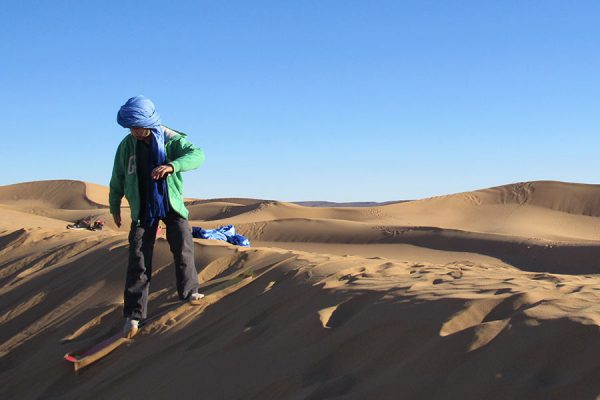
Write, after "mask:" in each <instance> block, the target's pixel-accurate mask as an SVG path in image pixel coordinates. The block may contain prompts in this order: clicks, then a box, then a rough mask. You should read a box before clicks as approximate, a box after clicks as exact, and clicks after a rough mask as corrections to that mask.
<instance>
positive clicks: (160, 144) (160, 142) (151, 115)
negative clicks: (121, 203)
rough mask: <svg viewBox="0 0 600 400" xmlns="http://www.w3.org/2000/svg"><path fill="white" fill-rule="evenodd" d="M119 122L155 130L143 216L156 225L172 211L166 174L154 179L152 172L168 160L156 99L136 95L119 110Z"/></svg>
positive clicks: (130, 126) (126, 125)
mask: <svg viewBox="0 0 600 400" xmlns="http://www.w3.org/2000/svg"><path fill="white" fill-rule="evenodd" d="M117 122H118V123H119V125H121V126H122V127H123V128H147V129H150V132H151V133H152V142H151V148H152V157H151V159H150V162H149V163H148V176H149V179H150V182H148V185H147V187H148V192H147V193H145V199H146V207H145V209H146V215H143V216H140V220H142V221H143V222H145V223H146V224H147V225H148V226H152V225H154V223H155V222H157V221H158V219H160V218H165V217H166V216H167V213H168V212H169V194H168V192H167V180H166V179H165V178H163V179H159V180H154V179H152V176H151V172H152V170H153V169H154V168H156V167H158V166H159V165H163V164H165V162H166V160H167V155H166V153H165V134H164V131H163V127H162V126H161V124H160V116H159V115H158V113H157V112H156V108H155V107H154V103H152V101H151V100H150V99H148V98H147V97H144V96H135V97H132V98H130V99H129V100H127V102H126V103H125V104H123V106H121V108H120V109H119V112H118V113H117Z"/></svg>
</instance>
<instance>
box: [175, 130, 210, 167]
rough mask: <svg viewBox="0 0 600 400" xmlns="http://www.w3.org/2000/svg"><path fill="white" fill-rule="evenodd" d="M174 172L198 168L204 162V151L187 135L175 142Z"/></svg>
mask: <svg viewBox="0 0 600 400" xmlns="http://www.w3.org/2000/svg"><path fill="white" fill-rule="evenodd" d="M173 146H174V148H173V161H171V162H169V164H171V165H172V166H173V170H174V171H173V172H184V171H190V170H192V169H196V168H198V167H199V166H201V165H202V164H203V163H204V158H205V157H204V151H203V150H202V149H201V148H199V147H196V146H194V145H193V144H192V143H190V142H188V141H187V139H186V138H185V137H181V138H179V140H177V142H175V143H173Z"/></svg>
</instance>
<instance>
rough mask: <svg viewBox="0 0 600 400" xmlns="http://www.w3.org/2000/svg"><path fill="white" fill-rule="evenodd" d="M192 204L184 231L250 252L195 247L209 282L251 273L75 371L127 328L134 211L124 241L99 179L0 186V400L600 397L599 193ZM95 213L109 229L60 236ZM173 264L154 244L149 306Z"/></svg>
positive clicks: (510, 191) (171, 290)
mask: <svg viewBox="0 0 600 400" xmlns="http://www.w3.org/2000/svg"><path fill="white" fill-rule="evenodd" d="M186 203H187V205H188V208H189V210H190V220H191V221H190V223H191V225H192V226H201V227H205V228H215V227H218V226H221V225H225V224H234V225H235V226H236V229H237V230H238V232H239V233H241V234H243V235H246V236H248V238H249V239H250V241H251V242H252V245H253V247H251V248H239V247H235V246H232V245H229V244H226V243H224V242H218V241H210V240H200V239H195V246H196V249H195V250H196V264H197V267H198V270H199V279H200V281H201V282H202V288H203V290H205V291H210V288H214V287H216V286H217V285H219V284H221V283H223V282H226V281H227V280H228V279H231V278H232V277H235V276H238V275H239V274H240V272H245V274H248V271H253V275H252V277H248V278H245V279H243V280H241V281H239V282H238V283H236V284H235V285H233V286H230V287H228V288H227V289H226V290H223V291H217V292H215V293H213V294H211V295H209V296H207V298H206V302H205V304H204V305H203V306H200V307H196V308H190V307H189V306H186V305H182V306H181V307H178V308H175V309H173V310H172V311H170V312H168V313H166V314H165V315H164V316H163V317H161V318H160V319H158V320H156V321H154V322H152V323H150V324H149V325H148V326H146V327H144V328H143V329H142V331H141V333H140V334H139V335H138V336H136V339H135V341H134V342H133V343H132V344H130V345H129V347H127V348H123V349H119V350H117V351H116V352H115V353H113V354H111V355H109V356H108V357H106V358H105V359H103V360H102V361H100V362H99V363H98V364H96V365H93V366H91V367H89V370H84V372H83V373H82V375H80V376H75V375H74V374H73V372H72V371H71V370H70V369H69V368H68V365H66V363H65V361H63V360H62V355H63V354H64V353H66V352H68V351H71V350H74V349H76V348H81V347H82V346H84V345H86V344H92V343H94V342H97V341H98V340H99V339H101V338H102V337H105V336H106V335H108V334H110V333H111V332H113V331H114V330H116V329H119V328H120V327H121V324H122V322H123V321H122V317H121V312H122V311H121V307H122V291H123V284H124V278H125V269H126V265H127V232H128V229H129V224H130V220H129V210H128V209H127V208H126V206H127V205H126V203H124V209H123V211H122V215H123V217H124V223H123V226H122V227H121V229H117V228H116V226H115V225H114V224H113V222H112V218H111V217H110V214H109V211H108V188H107V187H105V186H101V185H96V184H91V183H87V182H81V181H70V180H56V181H39V182H27V183H20V184H15V185H7V186H0V213H1V218H0V326H1V329H0V398H2V399H13V398H15V399H17V398H18V399H27V398H31V399H37V398H66V399H80V398H168V397H179V396H184V398H195V397H197V396H198V395H199V394H201V395H202V397H203V398H208V399H216V398H219V399H242V398H243V399H268V398H273V399H329V398H344V399H365V398H372V399H398V398H405V399H424V398H427V399H434V398H445V399H507V398H522V399H565V398H570V399H594V398H597V396H599V395H600V383H599V382H600V340H599V339H600V330H599V326H600V275H598V274H599V273H600V185H587V184H575V183H564V182H553V181H540V182H523V183H517V184H510V185H504V186H499V187H494V188H489V189H483V190H477V191H472V192H465V193H458V194H451V195H447V196H439V197H433V198H427V199H422V200H413V201H399V202H390V203H389V204H380V203H375V204H372V203H368V202H367V203H358V204H357V203H353V204H346V203H342V204H338V205H337V206H336V204H331V203H329V202H318V201H317V202H301V203H300V204H299V203H290V202H281V201H275V200H261V199H244V198H222V199H187V200H186ZM319 205H321V206H323V207H319ZM87 215H95V216H98V217H100V218H102V219H104V220H105V221H106V229H105V230H103V231H99V232H91V231H68V230H67V229H65V226H66V225H67V224H69V223H71V222H73V221H75V220H76V219H78V218H82V217H84V216H87ZM171 264H172V259H171V254H170V252H169V248H168V244H167V243H166V241H165V239H164V238H159V239H158V241H157V243H156V247H155V255H154V260H153V265H154V275H153V280H152V293H151V297H150V312H154V311H156V310H160V309H163V308H164V307H166V306H167V305H169V304H172V303H173V302H174V301H176V290H175V279H174V271H173V268H172V265H171ZM132 393H135V395H134V396H133V397H132ZM598 398H600V397H598Z"/></svg>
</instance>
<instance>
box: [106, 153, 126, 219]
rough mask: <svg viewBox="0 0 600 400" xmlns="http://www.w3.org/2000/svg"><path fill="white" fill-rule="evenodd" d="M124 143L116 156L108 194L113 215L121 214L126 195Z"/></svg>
mask: <svg viewBox="0 0 600 400" xmlns="http://www.w3.org/2000/svg"><path fill="white" fill-rule="evenodd" d="M122 147H123V143H121V144H119V147H118V148H117V153H116V154H115V162H114V164H113V170H112V176H111V178H110V186H109V187H110V190H109V192H108V204H109V207H110V213H111V214H119V213H120V212H121V199H122V198H123V196H124V195H125V168H126V160H124V159H123V151H122Z"/></svg>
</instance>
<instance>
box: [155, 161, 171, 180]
mask: <svg viewBox="0 0 600 400" xmlns="http://www.w3.org/2000/svg"><path fill="white" fill-rule="evenodd" d="M174 171H175V170H174V169H173V166H172V165H170V164H166V165H159V166H158V167H156V168H154V169H153V170H152V174H151V176H152V179H154V180H155V181H157V180H159V179H162V178H164V177H165V176H167V175H168V174H172V173H173V172H174Z"/></svg>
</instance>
